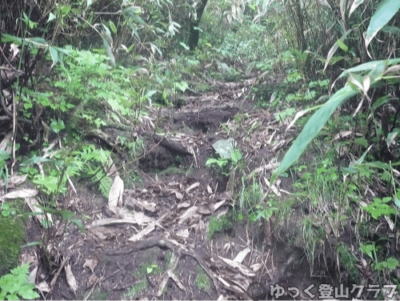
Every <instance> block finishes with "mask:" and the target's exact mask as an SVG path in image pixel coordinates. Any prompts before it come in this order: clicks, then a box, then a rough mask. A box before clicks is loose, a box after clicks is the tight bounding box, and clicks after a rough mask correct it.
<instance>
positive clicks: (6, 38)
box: [1, 33, 22, 46]
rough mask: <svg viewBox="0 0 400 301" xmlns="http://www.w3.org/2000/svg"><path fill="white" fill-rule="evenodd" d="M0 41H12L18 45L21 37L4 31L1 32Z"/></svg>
mask: <svg viewBox="0 0 400 301" xmlns="http://www.w3.org/2000/svg"><path fill="white" fill-rule="evenodd" d="M1 41H2V42H3V43H14V44H16V45H18V46H19V45H21V44H22V39H21V38H18V37H16V36H12V35H9V34H6V33H2V35H1Z"/></svg>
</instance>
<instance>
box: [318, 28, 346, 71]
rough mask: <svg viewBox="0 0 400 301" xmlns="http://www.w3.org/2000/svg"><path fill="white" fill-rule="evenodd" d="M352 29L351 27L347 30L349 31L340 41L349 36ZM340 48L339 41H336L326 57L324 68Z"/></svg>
mask: <svg viewBox="0 0 400 301" xmlns="http://www.w3.org/2000/svg"><path fill="white" fill-rule="evenodd" d="M351 31H352V30H351V29H349V30H347V31H346V32H345V33H344V34H343V35H342V37H341V38H340V41H341V42H342V41H344V40H345V39H346V38H347V36H348V35H349V33H350V32H351ZM338 41H339V40H338ZM338 48H339V43H338V42H336V43H335V44H334V45H333V46H332V48H331V49H330V50H329V52H328V55H327V57H326V61H325V66H324V70H325V69H326V67H328V64H329V61H330V60H331V59H332V57H333V55H334V54H335V52H336V50H338Z"/></svg>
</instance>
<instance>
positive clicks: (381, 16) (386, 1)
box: [365, 0, 400, 48]
mask: <svg viewBox="0 0 400 301" xmlns="http://www.w3.org/2000/svg"><path fill="white" fill-rule="evenodd" d="M399 9H400V1H399V0H382V1H381V2H380V3H379V5H378V8H377V9H376V11H375V13H374V14H373V16H372V18H371V21H370V22H369V26H368V29H367V33H366V35H365V48H368V45H369V44H370V43H371V41H372V39H373V38H374V37H375V36H376V34H377V33H378V32H379V30H381V29H382V27H383V26H385V25H386V24H387V23H388V22H389V21H390V20H391V19H392V18H393V16H394V15H395V14H396V13H397V11H398V10H399Z"/></svg>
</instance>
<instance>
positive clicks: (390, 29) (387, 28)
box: [382, 25, 400, 35]
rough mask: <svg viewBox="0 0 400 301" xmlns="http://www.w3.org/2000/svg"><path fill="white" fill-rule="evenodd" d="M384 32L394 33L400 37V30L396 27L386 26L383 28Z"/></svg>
mask: <svg viewBox="0 0 400 301" xmlns="http://www.w3.org/2000/svg"><path fill="white" fill-rule="evenodd" d="M382 31H383V32H387V33H392V34H395V35H400V28H398V27H396V26H389V25H386V26H384V27H383V28H382Z"/></svg>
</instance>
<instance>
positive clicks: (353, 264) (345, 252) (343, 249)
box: [337, 243, 359, 281]
mask: <svg viewBox="0 0 400 301" xmlns="http://www.w3.org/2000/svg"><path fill="white" fill-rule="evenodd" d="M337 251H338V253H339V261H340V264H341V265H342V266H343V267H344V268H345V270H346V271H347V273H348V274H349V276H350V280H353V281H355V280H356V279H357V276H358V274H359V270H358V268H357V258H356V257H355V256H354V255H353V254H352V253H351V252H350V250H349V248H348V247H347V246H346V245H345V244H343V243H340V244H339V245H338V247H337Z"/></svg>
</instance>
